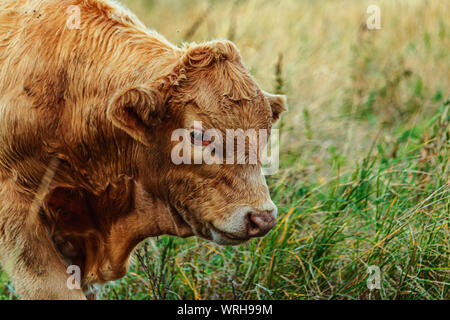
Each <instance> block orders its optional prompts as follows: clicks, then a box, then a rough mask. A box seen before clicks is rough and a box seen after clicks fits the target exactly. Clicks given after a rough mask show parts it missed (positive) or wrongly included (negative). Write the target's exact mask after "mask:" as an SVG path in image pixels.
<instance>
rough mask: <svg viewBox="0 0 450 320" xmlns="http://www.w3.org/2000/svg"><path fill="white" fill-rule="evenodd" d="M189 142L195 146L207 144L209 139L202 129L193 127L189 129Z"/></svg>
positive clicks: (209, 142)
mask: <svg viewBox="0 0 450 320" xmlns="http://www.w3.org/2000/svg"><path fill="white" fill-rule="evenodd" d="M191 143H192V144H193V145H196V146H208V145H210V144H211V140H208V139H206V137H205V134H204V132H203V131H199V130H195V129H194V130H192V131H191Z"/></svg>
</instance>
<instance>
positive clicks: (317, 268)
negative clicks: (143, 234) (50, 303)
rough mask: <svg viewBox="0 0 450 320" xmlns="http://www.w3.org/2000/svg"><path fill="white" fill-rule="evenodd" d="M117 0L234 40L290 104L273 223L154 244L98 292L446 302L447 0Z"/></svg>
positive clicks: (193, 36) (158, 21)
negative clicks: (268, 227) (240, 233)
mask: <svg viewBox="0 0 450 320" xmlns="http://www.w3.org/2000/svg"><path fill="white" fill-rule="evenodd" d="M121 2H122V3H123V4H124V5H126V6H127V7H129V8H130V9H131V11H133V12H134V13H135V14H136V15H137V16H138V17H139V18H140V19H141V20H142V21H143V22H144V23H145V24H146V25H147V26H148V27H150V28H152V29H155V30H157V31H158V32H159V33H161V34H163V35H164V36H165V37H166V38H167V39H168V40H169V41H171V42H172V43H175V44H182V43H183V42H191V41H196V42H201V41H207V40H211V39H218V38H220V39H230V40H232V41H234V42H235V43H236V44H237V46H238V48H239V49H240V51H241V54H242V56H243V59H244V62H245V64H246V66H247V67H248V68H249V69H250V70H251V73H252V74H253V76H254V77H255V79H256V80H257V82H258V83H259V84H260V85H261V87H262V88H263V89H265V90H266V91H270V92H273V93H283V94H286V95H287V97H288V103H289V112H287V113H286V114H285V115H284V117H283V119H282V120H281V122H280V123H279V128H280V130H281V132H280V136H281V142H280V147H281V154H280V160H281V165H280V170H279V172H278V173H277V174H276V175H273V176H270V177H268V183H269V186H270V188H271V192H272V196H273V199H274V201H275V202H276V203H277V205H278V207H279V212H280V214H279V222H278V224H277V226H276V227H275V229H274V230H273V231H272V232H271V233H269V234H268V236H266V237H265V238H263V239H257V240H252V241H251V242H250V243H248V244H244V245H241V246H238V247H220V246H217V245H215V244H212V243H210V242H207V241H203V240H200V239H196V238H192V239H186V240H183V239H176V238H174V237H165V236H164V237H159V238H155V239H150V240H148V241H147V242H146V243H144V244H143V245H142V246H141V247H140V248H139V249H138V250H137V252H136V255H134V257H133V260H132V263H131V267H130V272H129V274H128V275H127V277H125V278H124V279H122V280H120V281H117V282H115V283H112V284H110V285H108V286H107V287H106V288H105V289H104V290H103V292H102V297H103V298H104V299H448V298H450V296H449V286H450V263H449V261H450V260H449V259H450V258H449V257H450V255H449V253H450V248H449V243H450V241H449V226H448V222H449V221H448V220H449V216H450V200H449V196H450V191H449V190H450V189H449V172H450V171H449V170H450V168H449V162H448V159H449V146H450V144H449V139H450V131H449V127H450V122H449V121H450V111H449V108H450V103H449V100H448V99H449V97H450V22H449V17H450V1H440V0H435V1H432V0H429V1H427V0H422V1H420V0H403V1H402V0H398V1H389V0H386V1H375V0H372V1H359V0H346V1H331V0H330V1H326V0H315V1H313V0H310V1H308V0H303V1H301V0H283V1H274V0H270V1H269V0H233V1H231V0H230V1H218V0H123V1H121ZM372 4H374V5H377V6H379V8H380V18H381V29H378V30H369V29H368V28H367V26H366V21H367V19H368V18H369V16H370V14H368V13H367V12H366V10H367V8H368V6H369V5H372ZM369 266H376V268H379V270H380V285H379V286H378V287H379V288H378V289H373V290H370V289H369V287H370V286H369V287H368V281H369V282H370V281H372V280H371V279H372V278H373V277H372V276H373V275H371V274H370V273H368V268H369ZM2 277H3V279H2ZM371 277H372V278H371ZM0 279H2V280H0V281H1V282H0V297H1V298H4V299H10V298H15V297H16V296H15V293H14V291H13V289H12V287H11V285H10V284H9V282H8V279H7V278H6V276H5V275H3V276H2V275H1V273H0Z"/></svg>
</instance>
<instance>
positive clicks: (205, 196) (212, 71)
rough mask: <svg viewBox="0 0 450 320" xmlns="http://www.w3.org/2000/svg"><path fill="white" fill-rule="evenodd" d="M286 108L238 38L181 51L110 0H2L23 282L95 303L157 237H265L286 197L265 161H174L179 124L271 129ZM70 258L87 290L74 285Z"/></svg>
mask: <svg viewBox="0 0 450 320" xmlns="http://www.w3.org/2000/svg"><path fill="white" fill-rule="evenodd" d="M73 5H75V6H77V8H78V9H79V12H80V14H81V20H80V22H81V23H80V28H79V29H78V28H69V27H68V24H67V19H68V14H67V9H68V8H69V7H70V6H73ZM283 111H284V98H283V97H281V96H275V95H270V94H267V93H265V92H264V91H262V90H261V89H260V88H259V87H258V85H257V84H256V83H255V81H254V80H253V79H252V77H251V76H250V74H249V73H248V71H247V70H246V69H245V67H244V66H243V64H242V62H241V58H240V55H239V53H238V50H237V49H236V48H235V46H234V45H233V44H232V43H230V42H228V41H215V42H209V43H205V44H199V45H197V44H192V45H186V46H185V47H183V48H178V47H176V46H173V45H172V44H170V43H169V42H167V41H166V40H165V39H164V38H163V37H161V36H160V35H158V34H156V33H153V32H150V31H149V30H147V29H146V28H145V27H144V26H143V25H142V24H141V23H140V22H139V21H138V20H137V18H135V16H134V15H132V14H130V13H129V12H128V11H126V10H125V9H123V8H120V7H118V6H117V5H115V4H113V3H109V2H108V1H106V0H103V1H102V0H20V1H19V0H3V1H1V3H0V180H1V181H0V262H1V264H2V266H3V268H4V269H5V270H6V271H7V272H8V273H9V275H10V276H11V278H12V279H13V281H14V284H15V286H16V289H17V292H18V293H19V294H20V295H21V297H22V298H28V299H85V298H86V296H85V294H84V290H86V289H88V288H89V287H90V286H91V285H92V284H96V283H104V282H106V281H109V280H114V279H118V278H120V277H122V276H123V275H124V274H125V273H126V271H127V263H128V258H129V256H130V252H131V251H132V250H133V248H134V247H135V246H136V245H137V244H138V243H139V242H140V241H142V240H144V239H145V238H147V237H150V236H155V235H161V234H169V235H177V236H180V237H188V236H192V235H196V236H200V237H203V238H205V239H210V240H213V241H216V242H217V243H220V244H237V243H241V242H243V241H246V240H248V239H250V238H252V237H257V236H262V235H264V234H265V233H267V232H268V231H269V230H270V229H271V228H272V227H273V225H274V224H275V220H276V207H275V206H274V204H273V203H272V201H271V200H270V195H269V192H268V189H267V185H266V183H265V179H264V176H263V175H262V173H261V163H260V161H259V160H258V163H257V164H248V163H247V164H241V165H238V164H234V165H230V164H212V165H206V164H201V165H188V164H181V165H176V164H174V163H173V161H171V150H172V149H173V148H174V146H175V142H174V141H172V139H171V133H172V132H173V131H174V130H175V129H178V128H186V129H187V130H190V129H191V127H192V125H193V122H194V121H202V124H203V126H204V127H205V128H215V129H217V130H220V131H222V132H225V130H226V129H238V128H240V129H243V130H247V129H256V130H257V129H266V130H269V131H270V129H271V126H272V123H273V122H274V121H276V120H277V119H278V118H279V116H280V114H281V113H282V112H283ZM194 139H195V136H194ZM200 139H201V138H200ZM194 142H195V141H194ZM201 143H202V141H201V142H200V144H201ZM190 147H191V146H190ZM192 148H194V146H192ZM72 264H73V265H78V266H80V267H81V270H82V289H71V288H69V287H68V286H67V285H66V282H67V278H68V274H67V273H66V269H67V266H68V265H72Z"/></svg>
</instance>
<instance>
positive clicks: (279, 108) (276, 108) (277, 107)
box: [264, 92, 287, 123]
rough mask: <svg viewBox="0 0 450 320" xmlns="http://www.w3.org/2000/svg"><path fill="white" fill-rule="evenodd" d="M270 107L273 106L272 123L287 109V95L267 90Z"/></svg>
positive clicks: (266, 94)
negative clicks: (271, 92)
mask: <svg viewBox="0 0 450 320" xmlns="http://www.w3.org/2000/svg"><path fill="white" fill-rule="evenodd" d="M264 95H265V96H266V98H267V100H268V101H269V104H270V107H271V108H272V123H275V122H277V121H278V119H280V116H281V114H282V113H283V112H284V111H286V110H287V108H286V105H287V103H286V96H283V95H279V94H270V93H267V92H265V93H264Z"/></svg>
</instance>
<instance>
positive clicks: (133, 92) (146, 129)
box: [106, 86, 165, 146]
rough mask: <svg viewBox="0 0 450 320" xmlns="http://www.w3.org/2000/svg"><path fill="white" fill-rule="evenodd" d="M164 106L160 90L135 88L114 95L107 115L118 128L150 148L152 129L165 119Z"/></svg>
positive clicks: (146, 87) (145, 87) (149, 87)
mask: <svg viewBox="0 0 450 320" xmlns="http://www.w3.org/2000/svg"><path fill="white" fill-rule="evenodd" d="M164 105H165V102H164V100H163V97H162V94H161V93H160V92H159V91H158V90H156V89H154V88H152V87H151V86H134V87H131V88H127V89H125V90H121V91H119V92H118V93H116V94H115V95H114V97H113V98H112V99H111V101H110V103H109V105H108V109H107V112H106V115H107V117H108V119H109V120H110V121H111V122H112V123H113V124H114V125H115V126H116V127H118V128H120V129H122V130H123V131H125V132H126V133H128V134H129V135H130V136H131V137H133V138H134V139H135V140H137V141H140V142H141V143H143V144H145V145H147V146H148V145H149V144H150V130H151V127H152V126H154V125H155V124H156V123H158V121H160V119H161V118H162V117H163V115H164Z"/></svg>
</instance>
